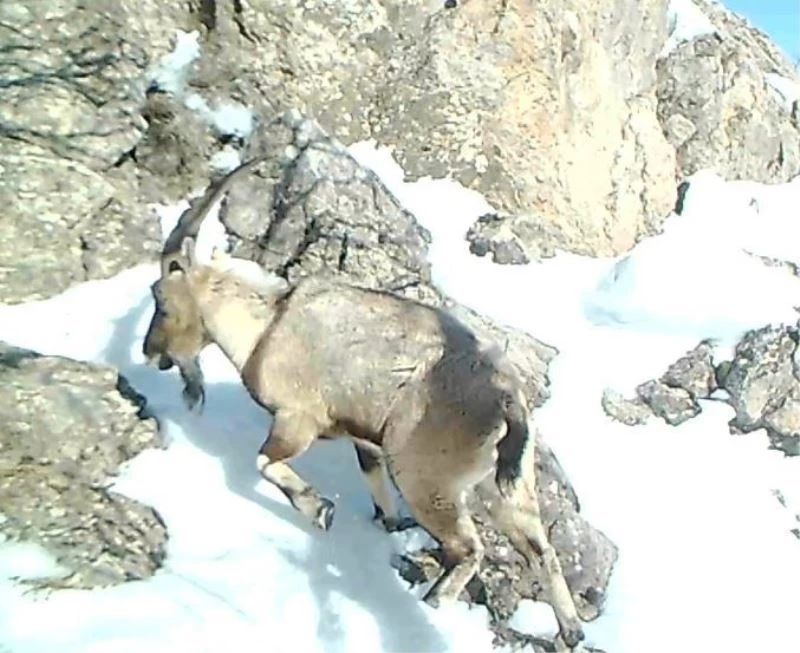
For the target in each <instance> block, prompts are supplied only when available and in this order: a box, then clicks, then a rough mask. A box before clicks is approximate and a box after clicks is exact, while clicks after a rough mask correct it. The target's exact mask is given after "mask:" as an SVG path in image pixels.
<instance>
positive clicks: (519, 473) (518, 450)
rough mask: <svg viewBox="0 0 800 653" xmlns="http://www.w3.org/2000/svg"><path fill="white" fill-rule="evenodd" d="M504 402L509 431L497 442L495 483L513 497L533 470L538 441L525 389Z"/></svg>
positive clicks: (502, 492)
mask: <svg viewBox="0 0 800 653" xmlns="http://www.w3.org/2000/svg"><path fill="white" fill-rule="evenodd" d="M504 399H505V401H504V402H503V403H504V418H505V422H506V426H507V430H506V434H505V436H503V437H502V438H501V439H500V441H499V442H498V443H497V467H496V472H495V483H496V484H497V487H498V489H499V490H500V492H501V494H503V495H504V496H505V497H506V498H510V497H511V495H512V494H513V492H514V490H515V489H516V488H517V486H518V485H519V484H520V483H522V482H524V481H525V479H526V477H527V476H528V473H526V471H527V472H532V471H533V464H534V460H533V456H534V442H533V438H532V437H531V433H530V428H529V426H528V417H529V414H528V409H527V407H526V405H525V398H524V396H523V395H522V393H521V392H517V393H514V394H513V395H512V394H507V395H506V396H505V398H504Z"/></svg>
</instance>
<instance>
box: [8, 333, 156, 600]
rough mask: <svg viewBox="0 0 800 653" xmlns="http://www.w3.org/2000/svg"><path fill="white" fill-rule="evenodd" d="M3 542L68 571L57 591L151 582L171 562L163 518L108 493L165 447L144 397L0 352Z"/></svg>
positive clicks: (108, 373) (89, 375) (86, 373)
mask: <svg viewBox="0 0 800 653" xmlns="http://www.w3.org/2000/svg"><path fill="white" fill-rule="evenodd" d="M0 387H2V388H3V392H0V515H2V517H3V519H2V521H0V539H2V540H11V541H29V542H34V543H36V544H38V545H40V546H42V547H44V549H45V550H46V551H48V552H49V553H50V554H51V555H52V556H53V557H54V558H55V560H56V562H57V563H58V564H59V565H60V567H61V568H63V569H64V572H65V574H64V576H63V577H59V578H56V579H45V580H44V584H45V585H47V586H50V587H54V586H59V587H76V588H91V587H99V586H107V585H113V584H117V583H121V582H123V581H128V580H138V579H143V578H147V577H148V576H151V575H152V574H153V573H154V572H155V571H156V569H158V568H159V567H160V565H161V563H162V561H163V560H164V557H165V555H166V551H165V547H166V541H167V532H166V528H165V526H164V523H163V522H162V520H161V518H160V517H159V515H158V513H157V512H156V511H155V510H153V508H151V507H149V506H145V505H142V504H140V503H138V502H137V501H134V500H132V499H130V498H128V497H126V496H123V495H121V494H119V493H117V492H114V491H113V490H109V489H108V485H109V482H110V480H111V479H112V478H113V476H114V475H115V474H116V473H117V471H118V469H119V466H120V465H121V464H123V463H124V462H125V461H127V460H129V459H130V458H132V457H133V456H135V455H136V454H137V453H139V452H141V451H143V450H144V449H146V448H150V447H160V446H162V441H161V437H160V435H159V433H158V426H157V424H156V423H155V420H153V419H150V418H147V417H145V416H143V414H142V409H143V406H144V398H143V397H141V396H140V395H138V394H137V393H136V392H135V391H134V390H133V389H131V387H130V386H129V385H128V383H127V381H126V380H125V379H124V377H121V376H120V375H119V374H118V373H117V372H116V371H115V370H113V369H111V368H108V367H101V366H97V365H91V364H88V363H79V362H76V361H73V360H69V359H66V358H59V357H56V356H40V355H38V354H36V353H35V352H32V351H28V350H25V349H19V348H16V347H10V346H8V345H5V344H4V343H0Z"/></svg>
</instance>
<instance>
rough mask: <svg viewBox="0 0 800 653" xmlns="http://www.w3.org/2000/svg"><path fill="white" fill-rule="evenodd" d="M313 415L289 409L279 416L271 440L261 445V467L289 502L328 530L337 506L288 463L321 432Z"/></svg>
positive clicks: (280, 411)
mask: <svg viewBox="0 0 800 653" xmlns="http://www.w3.org/2000/svg"><path fill="white" fill-rule="evenodd" d="M321 430H322V429H321V427H320V425H319V423H318V422H317V421H316V420H315V419H314V418H313V417H312V416H310V415H307V414H304V413H296V412H293V411H288V410H279V411H277V412H276V414H275V419H274V421H273V424H272V430H271V432H270V435H269V437H268V438H267V440H266V441H265V442H264V444H263V445H261V450H260V452H259V454H258V458H257V465H258V470H259V471H260V472H261V475H262V476H263V477H264V478H265V479H266V480H267V481H269V482H270V483H272V484H273V485H275V486H276V487H277V488H278V489H279V490H280V491H281V492H283V494H284V495H285V496H286V498H287V499H289V502H290V503H291V504H292V506H294V508H295V509H296V510H298V511H299V512H300V513H302V514H303V515H305V516H306V517H308V519H309V520H310V521H311V523H312V524H314V525H315V526H316V527H318V528H321V529H322V530H328V529H329V528H330V527H331V524H332V522H333V513H334V504H333V502H332V501H331V500H330V499H327V498H325V497H323V496H322V495H321V494H320V493H319V492H318V491H317V490H316V489H315V488H314V487H312V486H311V485H309V484H308V483H307V482H306V481H304V480H303V479H302V478H301V477H300V476H299V475H298V474H297V472H295V471H294V470H293V469H292V468H291V467H290V466H289V465H288V464H287V463H288V461H289V460H291V459H292V458H296V457H297V456H299V455H300V454H302V453H303V452H305V451H306V450H307V449H308V448H309V447H310V446H311V444H312V443H313V442H314V440H316V439H317V437H319V434H320V432H321Z"/></svg>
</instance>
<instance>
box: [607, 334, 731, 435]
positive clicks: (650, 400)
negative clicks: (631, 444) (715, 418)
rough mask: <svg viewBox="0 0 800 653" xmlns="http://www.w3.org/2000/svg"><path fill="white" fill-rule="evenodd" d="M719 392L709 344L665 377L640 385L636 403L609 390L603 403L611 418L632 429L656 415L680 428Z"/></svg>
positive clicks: (665, 373)
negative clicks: (701, 404) (701, 403)
mask: <svg viewBox="0 0 800 653" xmlns="http://www.w3.org/2000/svg"><path fill="white" fill-rule="evenodd" d="M716 389H717V382H716V377H715V370H714V362H713V358H712V349H711V346H710V345H709V344H708V343H707V342H701V343H700V344H699V345H698V346H697V347H695V348H694V349H692V350H691V351H689V352H687V353H686V354H685V355H684V356H682V357H681V358H679V359H678V360H677V361H675V362H674V363H673V364H672V365H670V366H669V368H667V371H666V372H664V374H662V375H661V377H659V378H658V379H650V380H649V381H645V382H644V383H641V384H640V385H638V386H637V387H636V396H635V397H634V398H633V399H628V398H626V397H624V396H623V395H620V394H619V393H617V392H614V391H612V390H606V391H605V392H604V393H603V396H602V399H601V403H602V406H603V410H604V411H605V412H606V414H607V415H608V416H609V417H612V418H613V419H615V420H616V421H618V422H622V423H623V424H627V425H628V426H635V425H638V424H644V423H646V422H647V420H648V418H649V417H651V416H652V415H656V416H657V417H661V418H662V419H663V420H664V421H665V422H666V423H667V424H670V425H672V426H678V425H679V424H682V423H683V422H685V421H686V420H688V419H691V418H692V417H695V416H696V415H699V414H700V411H701V408H700V403H699V400H700V399H708V398H709V397H711V395H712V394H713V393H714V391H715V390H716Z"/></svg>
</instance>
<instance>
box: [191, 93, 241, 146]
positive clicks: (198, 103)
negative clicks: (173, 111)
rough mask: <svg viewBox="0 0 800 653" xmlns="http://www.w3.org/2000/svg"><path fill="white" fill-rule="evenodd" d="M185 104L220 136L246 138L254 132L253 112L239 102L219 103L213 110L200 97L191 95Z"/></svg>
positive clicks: (194, 94)
mask: <svg viewBox="0 0 800 653" xmlns="http://www.w3.org/2000/svg"><path fill="white" fill-rule="evenodd" d="M184 103H185V105H186V107H187V108H188V109H191V110H192V111H195V112H196V113H197V114H198V115H199V116H200V117H202V118H203V119H204V120H205V121H206V122H207V123H208V124H209V125H211V126H212V127H213V128H214V130H215V131H216V132H217V135H218V136H233V137H236V138H246V137H247V136H249V135H250V133H251V132H252V131H253V123H254V119H253V112H252V111H250V109H248V108H247V107H245V106H242V105H241V104H239V103H238V102H233V101H226V102H219V103H217V106H216V108H214V109H212V108H211V106H210V105H209V104H208V102H206V100H205V99H203V98H202V97H201V96H200V95H198V94H197V93H191V94H190V95H188V96H186V100H185V102H184Z"/></svg>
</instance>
